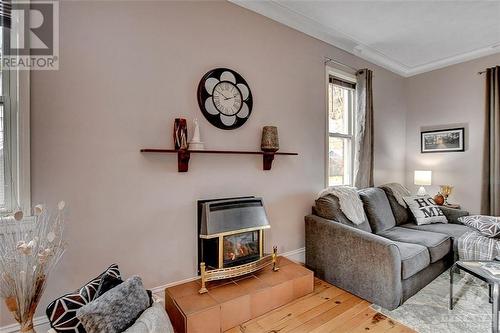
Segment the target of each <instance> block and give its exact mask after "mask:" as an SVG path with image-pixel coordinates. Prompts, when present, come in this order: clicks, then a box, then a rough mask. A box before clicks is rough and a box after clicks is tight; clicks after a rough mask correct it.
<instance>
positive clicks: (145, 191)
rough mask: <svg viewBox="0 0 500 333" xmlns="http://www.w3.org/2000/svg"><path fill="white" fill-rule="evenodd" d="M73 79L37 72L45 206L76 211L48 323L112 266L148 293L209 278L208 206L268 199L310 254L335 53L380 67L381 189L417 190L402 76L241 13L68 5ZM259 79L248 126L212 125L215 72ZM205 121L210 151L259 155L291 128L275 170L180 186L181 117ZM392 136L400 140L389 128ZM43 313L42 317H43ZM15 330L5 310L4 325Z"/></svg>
mask: <svg viewBox="0 0 500 333" xmlns="http://www.w3.org/2000/svg"><path fill="white" fill-rule="evenodd" d="M60 16H61V25H60V35H61V50H60V59H61V62H60V70H59V71H53V72H51V71H38V72H33V73H32V77H31V98H32V99H31V103H32V106H31V112H32V124H31V131H32V197H33V202H35V203H38V202H45V203H47V204H55V203H56V202H57V200H60V199H64V200H65V201H66V202H67V203H68V207H69V209H68V219H67V232H66V235H67V238H68V245H69V246H68V250H67V252H66V254H65V256H64V258H63V260H62V262H61V264H60V266H59V267H58V269H57V271H56V272H55V274H54V275H53V276H52V278H51V279H50V281H49V285H48V290H47V292H46V294H45V296H44V298H43V301H42V305H41V307H40V310H44V307H45V305H46V304H47V303H48V301H49V300H50V299H53V298H54V297H56V296H57V295H60V294H62V293H64V292H66V291H68V290H73V289H75V288H76V287H78V286H80V285H81V284H82V283H84V282H86V281H87V280H88V279H89V278H90V277H92V276H94V275H96V274H97V273H99V272H100V271H102V270H103V269H104V268H105V267H106V266H107V265H109V264H110V263H113V262H116V263H118V264H119V265H120V268H121V270H122V271H123V274H124V276H130V275H132V274H139V275H141V276H142V277H143V278H144V281H145V284H146V285H147V286H149V287H155V286H160V285H163V284H165V283H168V282H172V281H177V280H180V279H185V278H189V277H192V276H194V275H195V274H196V220H195V218H196V215H195V210H196V200H197V199H204V198H216V197H227V196H237V195H248V194H254V195H258V196H262V197H264V199H265V202H266V205H267V208H268V213H269V216H270V220H271V224H272V230H271V231H270V232H269V234H268V239H267V244H268V246H269V245H270V244H277V245H279V251H280V252H285V251H291V250H295V249H299V248H301V247H303V246H304V227H303V217H304V215H306V214H307V213H308V212H309V211H310V207H311V205H312V204H313V200H314V199H315V196H316V193H318V192H319V191H320V190H321V189H322V188H323V185H324V150H325V148H324V142H325V125H324V122H325V67H324V64H323V61H324V58H323V57H324V56H328V57H331V58H334V59H337V60H339V61H343V62H346V63H349V64H351V65H352V66H356V67H365V66H368V67H369V68H371V69H373V70H374V72H375V74H374V86H375V133H376V134H375V154H376V157H375V178H376V181H377V183H382V182H386V181H404V163H405V155H404V149H405V146H404V141H405V115H406V108H405V100H404V84H403V82H404V80H403V78H401V77H399V76H397V75H395V74H392V73H390V72H388V71H386V70H383V69H381V68H379V67H377V66H375V65H372V64H368V63H366V62H364V61H362V60H360V59H359V58H356V57H355V56H353V55H350V54H347V53H345V52H343V51H340V50H339V49H337V48H335V47H332V46H329V45H327V44H325V43H323V42H320V41H318V40H316V39H314V38H311V37H308V36H306V35H304V34H302V33H300V32H297V31H295V30H292V29H290V28H288V27H285V26H283V25H281V24H279V23H276V22H274V21H271V20H269V19H267V18H265V17H263V16H260V15H258V14H255V13H253V12H250V11H247V10H245V9H243V8H240V7H238V6H236V5H233V4H230V3H227V2H184V3H182V2H170V1H164V2H117V1H112V2H97V1H95V2H69V1H62V2H61V8H60ZM218 66H226V67H229V68H232V69H234V70H236V71H238V72H239V73H241V74H242V75H243V77H245V79H246V80H247V82H248V83H249V85H250V87H251V89H252V93H253V97H254V109H253V113H252V115H251V117H250V119H249V120H248V121H247V123H246V124H245V125H244V126H243V127H241V128H240V129H237V130H233V131H223V130H219V129H217V128H215V127H213V126H211V125H210V124H209V123H208V122H207V121H206V120H205V119H204V118H203V116H202V114H201V113H200V111H199V108H198V105H197V101H196V87H197V85H198V82H199V80H200V78H201V76H202V75H203V74H204V73H205V72H206V71H208V70H209V69H212V68H215V67H218ZM179 116H184V117H186V118H188V119H190V120H192V119H193V118H195V117H197V118H198V119H199V120H200V126H201V134H202V139H203V140H204V141H205V142H206V146H207V148H214V149H247V150H255V149H258V147H259V144H260V133H261V128H262V126H264V125H269V124H273V125H277V126H278V127H279V135H280V143H281V147H282V150H283V151H296V152H298V153H299V154H300V155H299V156H298V157H278V158H277V159H276V160H275V162H274V165H273V169H272V170H271V171H267V172H264V171H263V170H262V160H261V159H259V158H258V157H255V156H217V155H212V156H205V155H195V156H192V159H191V163H190V167H189V168H190V169H189V172H188V173H184V174H183V173H177V169H176V168H177V165H176V163H177V162H176V156H175V155H161V156H160V155H156V156H153V155H144V154H141V153H139V149H140V148H142V147H172V146H173V143H172V139H171V130H172V126H173V125H172V124H173V119H174V118H175V117H179ZM387 128H390V130H388V129H387ZM41 313H42V312H41V311H39V314H41ZM9 322H11V319H10V316H9V315H8V314H7V313H6V312H5V311H4V309H2V311H1V318H0V326H2V325H5V324H7V323H9Z"/></svg>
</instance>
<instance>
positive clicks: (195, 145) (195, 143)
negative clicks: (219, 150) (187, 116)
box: [189, 119, 205, 150]
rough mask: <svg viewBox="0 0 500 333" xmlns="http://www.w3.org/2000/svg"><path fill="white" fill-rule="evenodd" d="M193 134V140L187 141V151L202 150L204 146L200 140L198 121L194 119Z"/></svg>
mask: <svg viewBox="0 0 500 333" xmlns="http://www.w3.org/2000/svg"><path fill="white" fill-rule="evenodd" d="M193 122H194V133H193V138H192V139H191V141H189V149H191V150H203V149H205V145H204V144H203V142H202V141H201V138H200V125H199V124H198V119H194V120H193Z"/></svg>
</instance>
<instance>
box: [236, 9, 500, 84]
mask: <svg viewBox="0 0 500 333" xmlns="http://www.w3.org/2000/svg"><path fill="white" fill-rule="evenodd" d="M229 1H231V2H232V3H235V4H237V5H239V6H242V7H244V8H247V9H249V10H252V11H254V12H257V13H259V14H261V15H264V16H266V17H269V18H270V19H273V20H275V21H277V22H280V23H282V24H284V25H287V26H289V27H291V28H294V29H296V30H299V31H301V32H303V33H305V34H307V35H310V36H312V37H315V38H318V39H320V40H322V41H324V42H326V43H329V44H331V45H334V46H336V47H338V48H340V49H342V50H344V51H347V52H349V53H352V54H354V55H356V56H358V57H360V58H362V59H365V60H367V61H369V62H372V63H374V64H377V65H379V66H381V67H384V68H386V69H388V70H390V71H392V72H395V73H397V74H399V75H402V76H404V77H409V76H413V75H416V74H420V73H424V72H428V71H431V70H434V69H438V68H442V67H446V66H449V65H453V64H457V63H460V62H464V61H468V60H472V59H476V58H479V57H483V56H486V55H490V54H494V53H500V23H498V17H500V1H481V0H479V1H425V2H422V1H420V2H419V1H338V0H336V1H306V0H301V1H290V0H266V1H255V0H229ZM325 56H328V55H325Z"/></svg>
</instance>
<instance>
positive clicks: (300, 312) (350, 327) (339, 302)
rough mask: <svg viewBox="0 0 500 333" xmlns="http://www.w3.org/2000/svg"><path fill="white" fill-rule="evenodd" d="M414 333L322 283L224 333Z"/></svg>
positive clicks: (337, 289)
mask: <svg viewBox="0 0 500 333" xmlns="http://www.w3.org/2000/svg"><path fill="white" fill-rule="evenodd" d="M285 332H290V333H292V332H293V333H299V332H300V333H302V332H311V333H320V332H321V333H323V332H338V333H348V332H353V333H358V332H377V333H381V332H387V333H416V332H415V331H414V330H412V329H410V328H408V327H406V326H404V325H402V324H400V323H398V322H395V321H393V320H392V319H389V318H387V317H386V316H384V315H383V314H381V313H378V312H376V311H374V310H373V309H372V308H371V307H370V303H368V302H367V301H365V300H363V299H361V298H359V297H357V296H354V295H352V294H350V293H348V292H346V291H344V290H342V289H339V288H337V287H335V286H333V285H331V284H329V283H326V282H324V281H322V280H319V279H315V286H314V292H313V293H312V294H309V295H306V296H304V297H302V298H299V299H297V300H295V301H293V302H292V303H290V304H287V305H285V306H282V307H280V308H277V309H275V310H273V311H271V312H269V313H266V314H264V315H262V316H260V317H258V318H255V319H252V320H250V321H248V322H246V323H244V324H241V325H240V326H237V327H234V328H232V329H230V330H228V331H226V333H285Z"/></svg>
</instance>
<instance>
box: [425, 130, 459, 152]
mask: <svg viewBox="0 0 500 333" xmlns="http://www.w3.org/2000/svg"><path fill="white" fill-rule="evenodd" d="M463 151H465V128H464V127H459V128H450V129H443V130H433V131H422V132H420V152H421V153H448V152H463Z"/></svg>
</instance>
